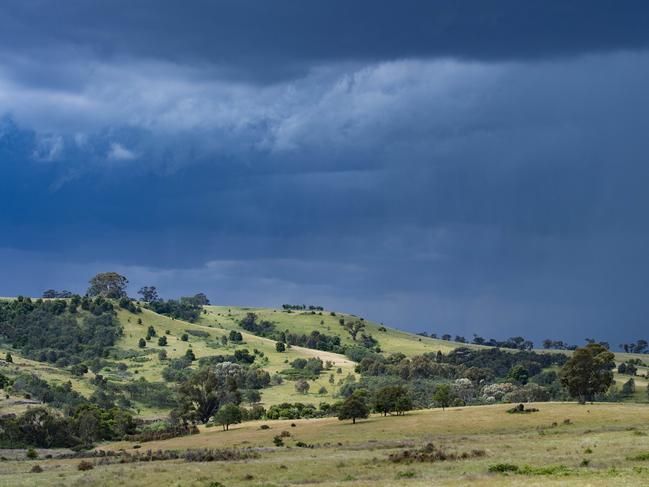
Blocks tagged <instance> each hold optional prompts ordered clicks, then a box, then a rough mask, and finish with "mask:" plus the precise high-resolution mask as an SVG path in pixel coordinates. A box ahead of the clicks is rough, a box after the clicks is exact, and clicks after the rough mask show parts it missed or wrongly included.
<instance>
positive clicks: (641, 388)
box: [0, 306, 647, 417]
mask: <svg viewBox="0 0 649 487" xmlns="http://www.w3.org/2000/svg"><path fill="white" fill-rule="evenodd" d="M251 312H253V313H255V314H256V315H257V316H258V317H259V319H260V320H268V321H270V322H272V323H273V324H274V325H275V326H276V328H277V329H278V330H289V331H291V332H293V333H300V334H307V335H308V334H310V333H311V332H313V331H319V332H320V333H324V334H327V335H332V336H339V337H340V339H341V342H342V343H343V344H345V345H352V344H353V343H354V342H353V340H352V338H351V337H350V335H349V333H348V332H347V331H346V330H345V328H344V327H343V326H342V325H341V324H340V320H341V319H342V320H344V321H345V322H349V321H354V320H360V319H361V318H360V317H358V316H355V315H352V314H348V313H342V312H337V311H335V312H334V311H328V310H327V311H295V310H292V311H290V312H289V311H286V310H280V309H273V308H250V307H232V306H230V307H229V306H206V307H205V308H204V312H203V314H202V315H201V316H200V318H199V319H198V321H197V322H196V323H189V322H186V321H182V320H178V319H172V318H170V317H168V316H164V315H161V314H157V313H155V312H153V311H151V310H148V309H146V308H143V309H142V312H141V313H132V312H129V311H127V310H125V309H121V308H119V309H118V311H117V317H118V319H119V322H120V324H121V325H122V327H123V330H124V332H123V336H122V337H121V338H120V339H119V341H118V342H117V344H116V347H115V348H116V349H118V350H121V351H123V352H125V353H124V355H127V354H129V353H130V354H132V355H133V356H132V357H124V358H118V359H115V360H113V361H112V364H111V365H108V366H106V367H104V368H103V369H102V370H100V371H98V372H97V373H99V374H101V375H103V376H104V377H107V378H108V379H109V380H110V381H113V382H115V383H118V384H120V383H121V384H123V383H127V382H129V381H132V380H137V379H139V378H145V379H146V380H147V381H150V382H162V381H163V378H162V370H163V369H164V367H166V366H167V364H168V360H161V359H160V357H159V356H158V353H157V352H159V351H160V350H163V349H164V350H165V351H166V353H167V357H168V358H169V359H172V358H179V357H182V356H184V355H185V353H186V352H187V350H188V349H189V348H191V349H192V350H193V352H194V354H195V355H196V357H197V358H201V357H206V356H210V355H215V354H232V353H234V351H235V350H241V349H248V350H249V351H250V352H251V353H252V352H253V351H254V350H256V351H257V352H258V356H257V361H256V363H260V364H261V365H262V366H263V368H264V369H265V370H267V371H268V372H269V373H271V374H276V373H280V372H281V371H282V370H283V369H286V368H288V367H289V365H288V364H289V363H290V362H292V361H293V360H294V359H296V358H310V357H319V358H320V359H322V360H323V361H325V362H326V361H330V362H331V363H332V364H333V367H332V369H331V370H329V371H325V372H323V373H322V374H321V375H320V376H319V377H318V378H317V379H316V380H314V381H311V382H310V385H311V388H310V390H309V392H308V393H307V394H301V393H298V392H296V390H295V388H294V382H292V381H284V382H283V383H282V384H280V385H273V386H272V387H269V388H266V389H264V390H263V391H262V404H263V405H264V406H265V407H268V406H270V405H273V404H278V403H282V402H305V403H312V404H316V405H317V404H318V403H320V402H323V401H325V402H327V401H329V402H331V401H334V400H335V399H336V393H337V389H338V386H339V382H340V380H341V379H343V378H344V377H347V376H348V375H354V376H357V374H355V372H354V366H355V364H354V363H353V362H352V361H350V360H349V359H348V358H346V357H345V356H343V355H340V354H336V353H333V352H325V351H321V350H313V349H309V348H304V347H298V346H293V347H290V348H288V349H287V351H286V352H283V353H279V352H277V351H276V349H275V341H273V340H270V339H267V338H263V337H259V336H255V335H253V334H250V333H247V332H245V331H244V330H242V329H241V327H240V326H239V323H240V321H241V320H242V319H243V318H244V317H245V315H246V314H247V313H251ZM363 323H364V324H365V332H366V333H368V334H371V335H372V336H373V337H374V338H376V339H377V340H378V341H379V345H380V347H381V350H382V351H383V353H384V354H385V355H388V354H391V353H397V352H400V353H403V354H405V355H407V356H415V355H421V354H423V353H426V352H433V353H436V352H437V351H442V352H443V353H445V354H446V353H448V352H450V351H451V350H453V349H454V348H457V347H459V346H463V347H465V346H466V347H469V348H473V349H479V348H487V347H481V346H478V345H472V344H462V343H456V342H451V341H445V340H439V339H433V338H429V337H423V336H419V335H415V334H412V333H408V332H405V331H401V330H397V329H394V328H389V327H385V326H383V325H382V324H378V323H374V322H371V321H368V320H363ZM149 326H153V327H154V328H155V330H156V334H157V337H159V336H163V335H164V336H166V337H167V341H168V345H167V346H165V347H160V346H158V345H157V337H154V338H152V339H151V340H150V341H149V342H147V346H146V347H145V348H144V349H140V348H139V347H138V341H139V340H140V338H142V337H144V336H145V335H146V333H147V329H148V327H149ZM231 330H237V331H239V332H241V334H242V336H243V342H241V343H234V342H231V341H230V342H229V343H228V344H227V345H223V344H222V342H221V337H222V336H224V335H225V336H227V335H228V333H229V332H230V331H231ZM192 333H195V334H192ZM183 334H188V337H189V339H188V341H183V340H181V337H182V335H183ZM205 334H206V336H201V335H205ZM8 350H9V349H8V348H7V347H6V346H2V345H1V344H0V353H2V354H3V355H4V353H5V352H6V351H8ZM12 353H13V355H14V363H13V364H5V365H6V368H5V372H8V373H9V374H10V375H16V374H18V373H20V372H31V373H34V374H36V375H38V376H39V377H41V378H43V379H45V380H47V381H48V382H52V383H59V384H61V383H65V382H67V381H70V382H71V383H72V387H73V388H74V389H75V390H76V391H78V392H80V393H82V394H83V395H85V396H89V395H90V394H91V393H92V392H93V391H94V390H95V386H93V385H92V379H93V377H94V376H95V374H93V373H92V372H89V373H88V374H86V375H84V376H83V377H77V376H74V375H72V374H70V373H69V372H68V371H67V370H65V369H61V368H57V367H54V366H51V365H48V364H47V363H43V362H36V361H33V360H28V359H26V358H23V357H21V356H20V354H19V353H17V352H16V351H12ZM549 353H566V354H569V353H570V352H566V351H551V352H549ZM632 358H639V359H640V360H643V359H644V358H645V357H644V356H643V355H640V354H626V353H616V361H617V362H622V361H626V360H629V359H632ZM120 363H122V364H124V365H125V366H126V370H120V369H119V368H118V365H119V364H120ZM638 373H639V374H642V375H644V374H646V373H647V368H646V367H642V366H641V367H639V368H638ZM332 374H333V376H334V383H333V384H332V383H330V381H329V376H330V375H332ZM628 378H629V376H625V375H620V374H617V373H616V374H615V379H616V382H617V383H618V384H619V385H620V386H621V384H622V383H623V382H625V381H626V380H628ZM635 381H636V392H635V393H634V394H633V395H631V396H629V397H626V398H624V400H625V401H634V402H646V401H647V394H646V387H647V381H646V379H644V377H636V378H635ZM321 388H325V389H326V390H327V392H326V393H319V391H320V390H321ZM23 399H24V398H23V397H16V396H11V397H9V398H4V399H0V409H1V410H2V411H11V412H20V411H21V410H23V409H24V408H26V407H27V406H28V404H25V403H24V401H23ZM136 407H137V411H138V414H139V415H141V416H143V417H157V416H162V415H164V414H166V412H167V411H166V410H165V409H162V408H156V407H152V406H151V405H148V406H147V405H144V404H137V403H136Z"/></svg>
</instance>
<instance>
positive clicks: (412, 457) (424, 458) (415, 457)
mask: <svg viewBox="0 0 649 487" xmlns="http://www.w3.org/2000/svg"><path fill="white" fill-rule="evenodd" d="M485 455H486V452H485V451H484V450H471V451H469V452H462V453H457V452H448V451H445V450H443V449H441V448H439V447H436V446H435V445H433V444H432V443H428V444H427V445H426V446H424V447H423V448H419V449H412V450H403V451H401V452H399V453H393V454H391V455H390V457H389V459H390V461H391V462H394V463H411V462H441V461H445V460H466V459H469V458H479V457H484V456H485ZM490 471H491V470H490Z"/></svg>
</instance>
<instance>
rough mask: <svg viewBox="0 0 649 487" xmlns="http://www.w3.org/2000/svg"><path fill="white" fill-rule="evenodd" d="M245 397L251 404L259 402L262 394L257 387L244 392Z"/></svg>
mask: <svg viewBox="0 0 649 487" xmlns="http://www.w3.org/2000/svg"><path fill="white" fill-rule="evenodd" d="M243 398H244V399H245V400H246V402H247V403H249V404H250V405H252V404H257V403H259V402H260V401H261V394H260V393H259V391H257V390H255V389H248V390H247V391H246V392H244V394H243Z"/></svg>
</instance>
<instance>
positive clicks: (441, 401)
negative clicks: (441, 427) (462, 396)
mask: <svg viewBox="0 0 649 487" xmlns="http://www.w3.org/2000/svg"><path fill="white" fill-rule="evenodd" d="M453 399H455V397H454V395H453V391H452V390H451V386H450V385H449V384H439V385H438V386H437V387H436V388H435V393H434V394H433V401H434V402H435V404H436V405H437V407H441V408H442V411H443V410H444V409H445V408H447V407H449V406H450V405H451V404H452V403H453Z"/></svg>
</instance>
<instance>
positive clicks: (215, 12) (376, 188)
mask: <svg viewBox="0 0 649 487" xmlns="http://www.w3.org/2000/svg"><path fill="white" fill-rule="evenodd" d="M647 12H648V9H647V8H646V7H645V6H644V4H643V3H639V2H638V3H633V2H629V3H625V5H624V8H620V6H619V5H617V6H614V4H613V3H611V2H544V3H539V4H538V5H536V6H532V5H529V4H525V3H521V2H507V1H501V2H476V3H463V2H405V3H399V5H398V6H397V5H396V4H394V3H387V2H386V3H384V2H327V3H324V2H322V3H318V4H316V3H315V2H313V3H309V2H241V1H238V2H190V3H189V5H183V6H182V8H181V7H180V6H179V4H176V3H175V2H168V3H167V2H137V3H136V4H134V5H131V4H130V3H121V2H74V1H71V2H65V3H63V4H61V5H56V8H54V3H50V2H16V3H10V4H9V5H8V7H7V8H4V9H3V11H2V13H0V114H2V115H1V116H2V119H1V120H0V170H1V171H2V177H1V178H0V207H1V208H2V212H0V269H1V270H0V272H1V273H2V279H0V295H15V294H31V295H38V294H39V293H40V292H41V291H42V290H43V289H45V288H49V287H54V288H70V289H72V290H75V291H79V292H81V291H83V290H84V287H85V282H86V281H87V279H88V277H90V276H91V275H92V274H93V273H94V272H97V271H100V270H106V269H112V270H117V271H120V272H123V273H124V274H126V275H127V276H128V277H129V278H130V280H131V282H132V285H131V289H132V291H135V290H136V289H137V287H138V286H139V285H144V284H154V285H157V286H159V288H160V289H161V291H162V294H164V295H165V296H177V295H180V294H184V293H191V292H198V291H203V292H206V293H208V295H210V297H211V298H212V300H213V301H215V302H218V303H223V304H233V305H234V304H241V305H279V304H281V303H283V302H308V303H318V304H322V305H325V306H327V307H329V308H338V309H343V310H347V311H350V312H354V313H356V314H361V315H363V316H366V317H367V318H371V319H374V320H377V321H382V322H385V323H386V324H390V325H394V326H399V327H402V328H406V329H410V330H413V331H436V332H442V333H444V332H450V333H453V334H463V335H467V336H470V335H471V334H472V333H478V334H481V335H488V336H495V337H504V336H509V335H513V334H522V335H525V336H528V337H531V338H533V339H536V340H539V339H543V338H546V337H548V336H551V337H553V338H558V339H567V340H572V341H581V340H583V338H585V337H586V336H589V337H590V336H593V337H596V338H601V339H607V340H610V341H612V343H613V344H617V343H618V342H619V341H624V340H630V339H635V338H638V337H640V336H643V329H644V320H645V316H646V315H647V311H648V310H647V304H646V303H645V301H646V300H645V296H646V294H647V291H648V287H649V286H648V285H647V279H646V276H647V275H648V271H649V258H648V257H647V256H646V248H647V244H648V243H649V224H648V223H647V220H646V217H645V213H646V211H647V209H648V208H649V196H647V192H646V189H645V184H644V183H645V182H646V181H647V177H648V176H649V168H648V167H647V164H646V161H647V154H648V153H649V150H648V149H649V140H648V139H647V137H646V134H645V132H646V114H647V113H649V110H648V109H649V93H648V92H647V90H646V86H648V85H649V51H647V49H646V47H647V41H648V40H649V31H647V30H646V29H645V28H644V26H645V25H646V22H647V20H648V19H647V15H648V13H647Z"/></svg>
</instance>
